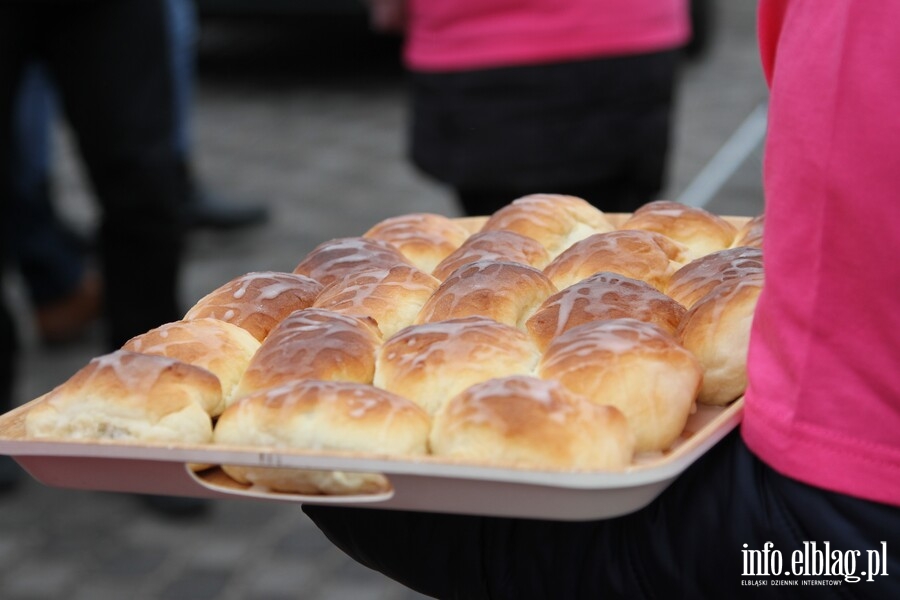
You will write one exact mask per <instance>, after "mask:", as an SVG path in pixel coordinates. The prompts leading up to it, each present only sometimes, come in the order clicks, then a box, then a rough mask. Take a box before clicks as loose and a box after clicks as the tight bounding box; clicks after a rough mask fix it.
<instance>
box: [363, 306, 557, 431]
mask: <svg viewBox="0 0 900 600" xmlns="http://www.w3.org/2000/svg"><path fill="white" fill-rule="evenodd" d="M538 358H539V353H538V350H537V348H536V347H535V346H534V344H533V343H532V342H531V339H530V338H529V337H528V336H527V335H526V334H525V333H524V332H522V331H520V330H519V329H516V328H515V327H511V326H509V325H504V324H502V323H498V322H497V321H494V320H492V319H488V318H485V317H466V318H463V319H451V320H448V321H441V322H437V323H426V324H423V325H413V326H411V327H407V328H406V329H403V330H402V331H400V332H399V333H398V334H397V335H395V336H394V337H392V338H390V339H389V340H387V341H386V342H385V343H384V345H383V346H382V347H381V348H380V349H379V350H378V354H377V361H376V364H375V379H374V383H375V385H376V386H378V387H380V388H383V389H386V390H388V391H390V392H393V393H395V394H398V395H400V396H403V397H404V398H408V399H410V400H412V401H413V402H415V403H416V404H418V405H419V406H421V407H422V408H423V409H425V411H426V412H427V413H428V414H430V415H433V414H434V413H435V412H437V410H438V408H439V407H440V406H441V405H443V404H444V403H445V402H446V401H447V400H449V399H450V398H452V397H453V396H455V395H456V394H458V393H459V392H461V391H463V390H464V389H465V388H467V387H469V386H471V385H474V384H476V383H480V382H482V381H485V380H487V379H491V378H494V377H504V376H506V375H514V374H530V373H532V372H533V371H534V367H535V365H536V364H537V361H538Z"/></svg>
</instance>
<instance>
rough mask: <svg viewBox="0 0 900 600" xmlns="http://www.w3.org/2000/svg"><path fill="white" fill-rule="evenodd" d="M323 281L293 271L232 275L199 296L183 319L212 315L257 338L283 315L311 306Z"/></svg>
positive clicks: (264, 333)
mask: <svg viewBox="0 0 900 600" xmlns="http://www.w3.org/2000/svg"><path fill="white" fill-rule="evenodd" d="M321 290H322V284H320V283H318V282H317V281H315V280H313V279H310V278H309V277H305V276H303V275H295V274H292V273H280V272H277V271H260V272H254V273H247V274H245V275H241V276H240V277H236V278H235V279H232V280H231V281H229V282H228V283H226V284H225V285H223V286H220V287H219V288H217V289H215V290H213V291H212V292H210V293H209V294H207V295H206V296H204V297H203V298H201V299H200V300H199V301H198V302H197V303H196V304H195V305H194V306H193V307H192V308H191V309H190V310H189V311H188V312H187V314H186V315H185V316H184V318H185V320H192V319H200V318H203V317H211V318H213V319H219V320H221V321H227V322H229V323H233V324H235V325H237V326H238V327H242V328H244V329H246V330H247V331H249V332H250V333H251V334H252V335H253V337H255V338H256V339H257V340H259V341H263V340H264V339H266V336H267V335H268V334H269V331H271V329H272V328H273V327H274V326H275V325H276V324H277V323H278V322H279V321H281V320H282V319H283V318H285V317H286V316H288V315H289V314H291V313H292V312H294V311H295V310H300V309H301V308H308V307H309V306H312V303H313V301H315V299H316V296H318V295H319V292H320V291H321Z"/></svg>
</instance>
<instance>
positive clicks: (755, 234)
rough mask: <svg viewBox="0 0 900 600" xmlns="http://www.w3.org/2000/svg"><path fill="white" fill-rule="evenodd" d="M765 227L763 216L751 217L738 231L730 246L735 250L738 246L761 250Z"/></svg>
mask: <svg viewBox="0 0 900 600" xmlns="http://www.w3.org/2000/svg"><path fill="white" fill-rule="evenodd" d="M765 225H766V217H765V215H764V214H762V215H758V216H756V217H753V218H752V219H750V220H749V221H747V222H746V223H745V224H744V225H743V226H741V228H740V229H738V232H737V236H735V238H734V242H733V243H732V246H734V247H735V248H736V247H738V246H750V247H752V248H762V243H763V232H764V231H765Z"/></svg>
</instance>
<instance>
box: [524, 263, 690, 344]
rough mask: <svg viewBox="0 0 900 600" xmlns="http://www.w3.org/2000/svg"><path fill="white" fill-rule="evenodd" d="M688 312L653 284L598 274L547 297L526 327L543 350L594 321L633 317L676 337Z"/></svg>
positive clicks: (620, 276)
mask: <svg viewBox="0 0 900 600" xmlns="http://www.w3.org/2000/svg"><path fill="white" fill-rule="evenodd" d="M684 313H685V309H684V307H683V306H681V305H680V304H678V303H677V302H675V301H674V300H672V299H671V298H669V297H668V296H666V295H665V294H663V293H662V292H660V291H659V290H657V289H656V288H654V287H653V286H651V285H650V284H649V283H645V282H643V281H639V280H637V279H632V278H630V277H625V276H624V275H618V274H616V273H597V274H596V275H591V276H590V277H588V278H587V279H584V280H582V281H580V282H579V283H576V284H574V285H571V286H569V287H567V288H565V289H564V290H562V291H560V292H558V293H556V294H554V295H552V296H550V297H549V298H547V300H546V301H545V302H544V303H543V304H542V305H541V306H540V307H539V308H538V310H537V311H535V313H534V314H533V315H532V316H531V318H529V319H528V321H527V323H526V324H525V327H526V330H527V331H528V332H529V333H530V334H531V336H532V338H533V339H534V340H535V343H537V345H538V347H539V348H540V349H541V350H542V351H543V350H545V349H546V348H547V346H548V345H549V344H550V342H551V340H553V338H555V337H556V336H558V335H560V334H562V333H564V332H566V331H568V330H569V329H572V328H573V327H577V326H578V325H581V324H583V323H588V322H590V321H600V320H606V319H624V318H632V319H638V320H639V321H646V322H648V323H653V324H655V325H658V326H659V327H661V328H662V329H663V330H664V331H667V332H669V333H673V334H674V333H675V331H677V329H678V326H679V324H680V323H681V319H682V317H683V316H684Z"/></svg>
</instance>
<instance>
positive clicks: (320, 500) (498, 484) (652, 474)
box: [0, 213, 750, 520]
mask: <svg viewBox="0 0 900 600" xmlns="http://www.w3.org/2000/svg"><path fill="white" fill-rule="evenodd" d="M629 216H630V214H628V213H607V217H608V218H609V219H610V221H611V222H612V223H613V224H614V225H615V226H619V225H621V223H622V222H623V221H624V220H626V219H627V218H628V217H629ZM722 218H723V219H725V220H727V221H729V222H730V223H732V224H733V225H734V226H735V227H738V228H739V227H741V226H743V225H744V224H745V223H746V222H747V221H749V220H750V217H742V216H724V215H723V216H722ZM486 219H487V218H486V217H464V218H460V219H457V221H458V222H459V223H460V224H462V225H463V226H465V227H466V228H467V229H469V230H470V231H472V232H475V231H477V230H478V229H480V227H481V225H482V224H483V223H484V221H485V220H486ZM40 401H41V398H38V399H36V400H33V401H31V402H29V403H28V404H25V405H23V406H21V407H19V408H17V409H14V410H12V411H10V412H8V413H6V414H4V415H0V454H8V455H10V456H12V457H13V458H14V459H15V460H16V461H17V462H18V463H19V464H20V465H21V466H22V468H24V469H25V470H26V471H27V472H28V473H29V474H30V475H31V476H32V477H34V479H36V480H37V481H39V482H41V483H43V484H45V485H48V486H52V487H60V488H67V489H81V490H97V491H108V492H129V493H138V494H158V495H172V496H192V497H198V498H232V499H233V498H241V499H247V500H257V501H269V502H294V503H307V504H340V505H342V506H360V507H368V508H384V509H404V510H423V511H435V512H448V513H458V514H479V515H493V516H508V517H525V518H543V519H557V520H585V519H602V518H609V517H615V516H620V515H623V514H627V513H630V512H633V511H636V510H639V509H641V508H643V507H644V506H646V505H647V504H649V503H650V502H652V501H653V499H654V498H656V497H657V496H659V494H661V493H662V492H663V490H665V489H666V487H668V486H669V484H670V483H672V482H673V481H674V480H675V479H676V478H677V477H678V476H679V475H680V474H681V473H682V472H683V471H684V470H685V469H687V468H688V467H689V466H690V465H691V464H692V463H694V461H696V460H697V459H698V458H700V457H701V456H703V454H705V453H706V452H707V451H709V450H710V449H711V448H712V447H713V446H715V445H716V444H717V443H718V442H719V441H720V440H721V439H722V438H723V437H725V435H727V434H728V433H729V432H730V431H731V430H733V429H734V428H735V427H737V426H738V424H739V423H740V421H741V416H742V411H743V398H739V399H737V400H735V401H734V402H733V403H731V404H730V405H728V406H726V407H716V406H703V405H700V406H698V408H697V410H696V412H695V413H694V414H693V415H691V417H690V418H689V419H688V422H687V425H686V426H685V429H684V432H683V433H682V435H681V437H680V438H679V439H678V440H677V441H676V443H675V444H673V446H672V447H671V448H670V449H669V450H668V451H666V452H664V453H652V454H643V455H640V454H639V455H638V456H636V457H635V460H634V462H633V464H632V465H631V466H630V467H628V468H627V469H625V470H624V471H619V472H599V471H540V470H533V469H524V468H522V469H514V468H504V467H496V466H488V465H484V464H474V463H465V462H460V461H450V460H447V459H445V458H439V457H433V456H424V457H416V458H414V459H413V458H407V457H404V458H396V457H388V456H377V455H372V454H352V453H326V452H312V451H302V450H292V449H282V448H277V449H276V448H258V447H249V446H244V447H237V446H214V445H196V444H153V443H136V442H123V441H114V440H99V441H98V440H84V441H81V440H70V439H34V438H28V437H27V436H26V434H25V427H24V419H25V414H26V413H27V412H28V411H29V410H30V409H31V407H32V406H34V404H35V403H37V402H40ZM192 464H193V465H196V464H205V465H221V464H232V465H256V466H266V467H279V468H297V469H320V470H329V471H333V470H337V471H354V472H366V473H380V474H382V475H384V476H385V477H387V479H388V480H389V481H390V490H389V491H388V492H384V493H379V494H370V495H354V496H303V495H297V494H287V493H280V492H272V491H268V490H264V489H258V488H254V487H249V486H245V485H241V484H239V483H237V482H235V481H234V480H232V479H231V478H230V477H228V476H227V475H226V474H225V473H224V472H223V471H222V470H221V469H219V468H218V467H213V468H210V469H207V470H204V471H199V472H198V471H194V470H193V469H192V468H191V467H190V466H188V465H192Z"/></svg>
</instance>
